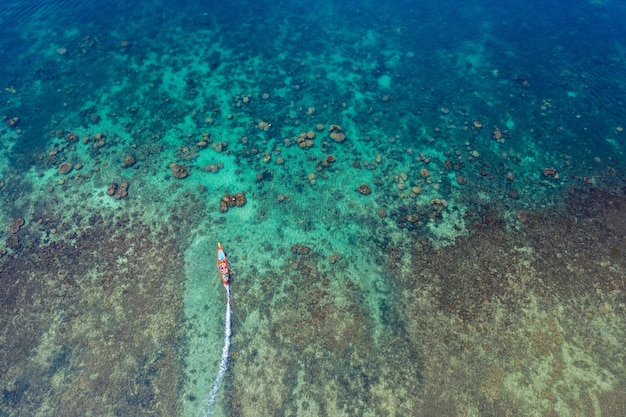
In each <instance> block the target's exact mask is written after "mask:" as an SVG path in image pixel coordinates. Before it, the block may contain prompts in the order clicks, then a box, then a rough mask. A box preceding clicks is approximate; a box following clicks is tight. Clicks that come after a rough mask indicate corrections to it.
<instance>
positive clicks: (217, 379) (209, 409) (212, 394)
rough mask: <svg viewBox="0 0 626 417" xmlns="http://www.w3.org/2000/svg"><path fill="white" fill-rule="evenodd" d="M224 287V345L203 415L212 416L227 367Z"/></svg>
mask: <svg viewBox="0 0 626 417" xmlns="http://www.w3.org/2000/svg"><path fill="white" fill-rule="evenodd" d="M225 287H226V320H225V323H224V347H222V359H221V361H220V370H219V372H218V373H217V376H216V377H215V381H213V388H212V389H211V392H210V393H209V397H208V398H207V399H206V401H205V403H204V410H206V412H204V414H203V415H204V417H209V416H212V415H213V413H214V412H215V411H214V410H213V405H214V404H215V400H217V392H218V391H219V389H220V385H222V380H223V379H224V375H225V374H226V370H227V369H228V352H229V350H230V286H229V285H225Z"/></svg>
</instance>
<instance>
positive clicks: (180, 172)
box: [169, 163, 189, 180]
mask: <svg viewBox="0 0 626 417" xmlns="http://www.w3.org/2000/svg"><path fill="white" fill-rule="evenodd" d="M169 167H170V171H171V173H172V176H173V177H174V178H176V179H179V180H180V179H183V178H187V177H188V176H189V170H188V169H187V168H185V167H184V166H183V165H180V164H176V163H171V164H170V165H169Z"/></svg>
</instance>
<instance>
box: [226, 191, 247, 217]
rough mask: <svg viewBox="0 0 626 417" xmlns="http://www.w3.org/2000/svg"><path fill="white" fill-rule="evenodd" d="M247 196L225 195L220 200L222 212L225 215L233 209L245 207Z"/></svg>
mask: <svg viewBox="0 0 626 417" xmlns="http://www.w3.org/2000/svg"><path fill="white" fill-rule="evenodd" d="M246 202H247V200H246V195H245V194H244V193H242V192H239V193H236V194H224V195H223V196H222V198H221V199H220V203H219V209H220V212H222V213H225V212H227V211H228V209H229V208H232V207H243V206H244V205H245V204H246Z"/></svg>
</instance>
